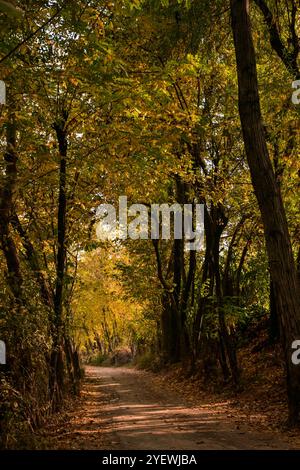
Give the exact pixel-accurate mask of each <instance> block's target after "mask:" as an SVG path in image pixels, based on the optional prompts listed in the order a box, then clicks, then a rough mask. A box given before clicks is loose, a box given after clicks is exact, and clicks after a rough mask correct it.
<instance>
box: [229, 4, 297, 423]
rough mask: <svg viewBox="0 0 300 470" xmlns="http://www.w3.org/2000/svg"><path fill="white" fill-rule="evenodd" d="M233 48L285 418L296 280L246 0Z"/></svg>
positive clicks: (291, 384)
mask: <svg viewBox="0 0 300 470" xmlns="http://www.w3.org/2000/svg"><path fill="white" fill-rule="evenodd" d="M230 4H231V15H232V30H233V37H234V44H235V52H236V62H237V72H238V85H239V112H240V119H241V124H242V131H243V138H244V144H245V150H246V155H247V160H248V164H249V167H250V173H251V178H252V184H253V187H254V191H255V194H256V197H257V201H258V204H259V208H260V212H261V217H262V221H263V225H264V233H265V240H266V247H267V253H268V258H269V265H270V274H271V277H272V281H273V283H274V295H275V301H276V308H277V312H278V318H279V321H280V327H281V338H282V341H283V348H284V353H285V362H286V371H287V389H288V402H289V420H290V423H291V424H294V423H295V422H296V421H297V420H298V419H299V412H300V367H299V366H296V365H294V364H293V363H292V361H291V353H292V349H291V346H292V342H293V341H294V340H295V339H299V338H300V305H299V286H298V280H297V272H296V268H295V263H294V258H293V253H292V248H291V242H290V236H289V231H288V224H287V219H286V214H285V209H284V206H283V201H282V197H281V192H280V188H279V187H278V185H277V183H276V179H275V175H274V171H273V167H272V163H271V160H270V157H269V153H268V148H267V145H266V138H265V133H264V127H263V122H262V116H261V108H260V101H259V93H258V80H257V70H256V57H255V49H254V44H253V40H252V32H251V23H250V17H249V0H231V1H230Z"/></svg>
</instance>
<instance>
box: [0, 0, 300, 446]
mask: <svg viewBox="0 0 300 470" xmlns="http://www.w3.org/2000/svg"><path fill="white" fill-rule="evenodd" d="M249 3H250V4H251V8H250V10H249ZM299 12H300V6H299V2H298V1H297V0H288V1H284V0H255V1H252V2H249V1H248V0H231V1H229V0H228V1H226V2H225V1H220V0H215V1H208V0H186V1H183V0H182V1H175V0H174V1H173V0H170V1H168V0H164V1H161V2H160V1H156V0H145V1H143V0H134V1H130V0H128V1H127V0H118V1H116V2H114V1H106V0H103V1H102V0H97V1H96V0H95V1H94V0H90V1H89V0H79V1H77V2H72V1H68V0H65V1H59V0H58V1H53V0H48V1H44V0H36V1H30V0H28V1H25V2H21V1H20V2H19V1H17V0H15V1H0V26H1V33H0V34H1V45H0V79H1V80H3V81H4V83H5V85H6V94H7V96H6V104H5V105H1V106H0V129H1V137H0V146H1V154H2V158H1V170H0V191H1V198H0V248H1V253H0V265H1V270H0V273H1V274H0V285H1V295H0V302H1V310H0V339H1V340H3V341H5V343H6V347H7V364H6V365H2V366H0V367H1V372H0V374H1V375H0V380H1V390H0V394H1V396H0V405H1V410H0V411H1V421H0V423H1V440H2V446H3V447H14V446H16V443H17V442H19V440H20V437H18V436H19V435H20V433H21V434H22V433H23V434H26V433H28V432H29V431H30V430H32V429H35V428H37V427H38V426H40V425H41V424H42V423H43V422H44V421H45V419H47V417H48V416H49V415H50V414H51V413H53V412H54V411H57V410H59V409H61V408H62V406H63V403H64V400H65V399H66V397H68V396H69V394H75V395H76V394H78V393H79V390H80V380H81V377H82V374H83V371H82V366H81V364H80V360H81V359H84V360H93V361H96V362H97V361H98V362H99V363H100V362H101V361H102V360H105V359H107V358H108V357H112V356H113V355H114V354H116V352H117V351H118V350H119V349H120V348H123V349H126V348H127V350H128V351H129V354H130V355H131V356H133V357H136V358H139V359H138V360H139V361H140V362H141V363H143V364H144V365H145V366H147V367H152V368H153V369H159V368H161V367H165V366H167V365H169V364H172V363H181V364H183V365H184V368H185V371H186V373H188V374H193V373H194V372H195V371H197V372H198V373H200V374H201V375H202V376H203V377H206V378H209V379H211V378H215V379H216V378H217V380H220V381H222V382H224V383H231V384H232V387H235V388H236V390H237V391H239V390H240V389H242V387H243V367H242V365H241V363H240V361H239V349H240V348H241V347H243V345H244V344H245V342H247V339H248V337H250V335H253V334H254V335H255V334H256V330H255V328H257V327H258V326H259V327H261V326H262V325H263V328H264V329H265V331H266V336H265V342H266V344H269V345H270V344H271V345H272V344H273V345H276V347H279V348H280V351H281V353H280V354H281V356H280V357H281V360H282V368H283V369H285V371H286V376H287V397H288V400H287V405H288V406H287V409H288V415H289V420H290V423H291V424H295V423H296V422H297V421H298V418H299V412H300V366H298V367H297V366H296V365H295V364H293V362H292V361H291V355H292V352H293V350H292V343H293V341H295V340H297V339H300V306H299V299H300V296H299V275H300V248H299V239H300V231H299V228H300V218H299V203H300V192H299V175H300V163H299V145H300V133H299V116H300V114H299V113H300V104H298V105H297V104H296V103H297V100H296V102H295V100H293V101H294V103H293V102H292V94H293V92H295V90H294V89H293V88H292V83H293V82H295V81H296V80H298V79H300V69H299V52H300V15H299ZM250 20H251V24H252V27H250ZM121 195H126V196H127V198H128V204H129V205H130V204H133V203H142V204H145V205H150V204H152V203H158V204H162V203H168V204H172V203H174V202H176V201H177V202H179V203H181V204H183V203H190V204H196V203H201V204H204V205H205V220H204V222H205V223H204V228H205V246H204V248H203V250H201V251H199V252H197V251H186V250H185V246H184V241H182V240H169V241H165V240H156V241H155V240H152V241H151V240H122V241H110V240H107V241H103V240H102V241H101V240H99V238H98V237H97V234H96V227H97V223H98V219H97V207H98V206H99V204H102V203H110V204H113V205H114V206H115V207H117V206H118V199H119V196H121ZM253 332H254V333H253ZM279 345H280V346H279ZM263 347H264V344H262V345H261V348H263ZM274 347H275V346H274ZM80 358H81V359H80ZM244 367H247V364H244Z"/></svg>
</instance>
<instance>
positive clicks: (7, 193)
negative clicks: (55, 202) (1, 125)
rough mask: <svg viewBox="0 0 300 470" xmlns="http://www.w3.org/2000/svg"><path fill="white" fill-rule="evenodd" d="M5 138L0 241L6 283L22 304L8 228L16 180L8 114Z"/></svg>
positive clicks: (13, 135) (13, 136)
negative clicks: (4, 262) (4, 264)
mask: <svg viewBox="0 0 300 470" xmlns="http://www.w3.org/2000/svg"><path fill="white" fill-rule="evenodd" d="M6 139H7V149H6V152H5V154H4V160H5V164H6V169H5V177H4V183H3V187H2V188H1V194H0V243H1V249H2V251H3V253H4V257H5V261H6V266H7V276H6V277H7V283H8V285H9V287H10V290H11V292H12V295H13V297H14V299H15V301H16V303H17V305H19V306H22V305H23V303H24V298H23V292H22V284H23V279H22V274H21V271H20V262H19V258H18V254H17V248H16V245H15V242H14V240H13V237H12V235H11V229H10V222H11V217H12V209H13V202H14V193H15V189H16V180H17V153H16V127H15V122H14V118H13V116H10V122H9V123H8V124H7V131H6Z"/></svg>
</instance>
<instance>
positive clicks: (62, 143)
mask: <svg viewBox="0 0 300 470" xmlns="http://www.w3.org/2000/svg"><path fill="white" fill-rule="evenodd" d="M67 118H68V115H67V113H65V112H63V113H62V116H61V118H60V119H59V120H57V122H55V123H54V125H53V128H54V130H55V131H56V135H57V141H58V146H59V156H60V167H59V194H58V215H57V259H56V283H55V292H54V322H53V350H52V354H51V372H52V374H51V380H50V391H51V394H52V400H53V407H54V409H57V408H58V407H59V406H60V403H61V399H62V392H63V387H64V367H63V362H64V361H63V331H62V330H63V318H62V315H63V291H64V276H65V267H66V246H65V238H66V208H67V198H66V158H67V148H68V141H67V130H66V122H67Z"/></svg>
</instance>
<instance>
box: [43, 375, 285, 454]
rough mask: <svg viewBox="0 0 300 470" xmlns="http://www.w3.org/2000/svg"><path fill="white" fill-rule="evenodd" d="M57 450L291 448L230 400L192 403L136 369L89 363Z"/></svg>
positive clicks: (53, 440) (53, 444)
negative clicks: (247, 420)
mask: <svg viewBox="0 0 300 470" xmlns="http://www.w3.org/2000/svg"><path fill="white" fill-rule="evenodd" d="M49 443H50V444H49V448H56V449H58V448H59V449H62V448H65V449H106V450H108V449H112V450H125V449H150V450H159V449H165V450H168V449H170V450H174V449H175V450H176V449H177V450H188V449H191V450H193V449H200V450H201V449H203V450H204V449H214V450H218V449H223V450H224V449H289V448H291V446H289V444H288V442H287V441H286V440H282V439H280V436H279V435H277V434H275V435H273V434H271V433H270V434H267V433H254V432H252V430H249V429H248V428H247V426H246V425H243V424H242V425H241V424H236V421H235V420H234V416H229V415H228V408H227V407H226V403H222V402H220V403H214V404H209V405H202V406H197V407H194V406H191V405H187V404H186V403H184V399H183V398H182V397H181V396H180V395H179V394H177V393H175V392H174V391H170V390H168V389H167V388H166V387H162V386H159V385H158V384H157V383H155V381H153V380H152V378H151V374H147V373H144V372H141V371H137V370H135V369H131V368H107V367H88V368H87V369H86V383H85V387H84V391H83V398H82V406H81V408H80V410H77V412H75V413H73V415H72V416H71V418H70V420H69V422H67V423H66V424H65V425H63V426H62V427H61V428H60V430H56V431H55V432H54V434H53V436H52V437H50V441H49Z"/></svg>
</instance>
